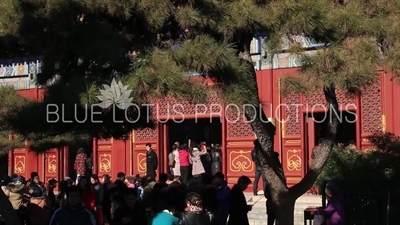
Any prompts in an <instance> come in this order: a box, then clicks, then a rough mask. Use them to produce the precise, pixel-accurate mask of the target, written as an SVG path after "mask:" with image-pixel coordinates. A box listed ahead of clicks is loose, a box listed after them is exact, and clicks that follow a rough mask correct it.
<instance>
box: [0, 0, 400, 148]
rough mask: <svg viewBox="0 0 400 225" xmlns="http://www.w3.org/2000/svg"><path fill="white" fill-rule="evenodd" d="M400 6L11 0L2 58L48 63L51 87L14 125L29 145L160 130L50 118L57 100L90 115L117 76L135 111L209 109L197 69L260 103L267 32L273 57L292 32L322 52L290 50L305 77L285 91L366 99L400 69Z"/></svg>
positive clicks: (238, 96) (236, 98)
mask: <svg viewBox="0 0 400 225" xmlns="http://www.w3.org/2000/svg"><path fill="white" fill-rule="evenodd" d="M388 6H389V7H388ZM399 6H400V1H398V0H368V1H366V0H352V1H346V0H345V1H338V0H303V1H296V0H283V1H275V0H271V1H266V0H174V1H156V0H132V1H123V0H112V1H111V0H96V1H95V0H79V1H78V0H46V1H45V0H37V1H28V0H12V1H11V0H7V1H4V2H2V3H1V5H0V7H1V8H2V9H5V11H4V12H5V13H4V14H3V15H1V17H0V31H1V32H0V35H1V37H0V44H1V46H2V47H3V46H4V48H2V49H0V55H1V56H12V55H33V54H40V55H43V69H42V72H41V73H40V74H38V82H39V84H41V85H45V86H46V85H47V89H48V91H47V93H46V95H45V98H44V100H43V102H40V103H34V104H29V105H28V106H27V107H25V108H24V109H21V110H19V112H18V114H17V115H13V116H10V117H9V121H10V124H11V125H12V126H11V127H12V130H13V131H14V132H16V133H19V134H21V135H22V136H24V137H26V138H28V137H31V138H32V139H34V140H35V141H37V142H38V143H39V142H40V140H42V139H43V140H44V139H46V138H44V137H48V138H47V139H53V140H61V139H62V140H63V141H59V143H60V145H61V144H65V143H66V142H68V141H66V140H67V139H69V140H70V141H74V140H73V138H72V136H73V134H75V136H83V137H90V136H97V137H103V138H106V137H111V136H113V137H121V136H123V135H124V134H126V132H128V131H130V130H131V129H137V128H140V127H146V126H152V123H151V118H141V119H140V120H139V121H137V122H136V123H130V122H128V121H123V122H122V123H118V124H116V123H113V122H112V118H113V116H115V115H113V114H112V113H111V112H112V111H113V110H112V109H105V110H103V111H102V114H101V117H100V118H97V119H99V120H100V119H101V120H102V121H103V123H101V124H96V123H93V122H91V121H89V122H84V123H77V122H72V123H65V122H57V123H47V122H46V121H45V119H46V117H45V115H46V113H45V112H46V106H48V105H49V104H55V105H57V106H58V107H59V109H61V107H62V106H64V107H65V110H64V111H65V112H67V113H66V115H65V118H68V119H69V120H75V119H74V116H76V115H78V116H79V118H82V117H84V116H85V113H88V110H89V109H90V108H91V107H92V105H93V104H96V103H98V99H96V96H97V95H98V94H99V93H98V88H99V87H101V85H103V84H106V83H110V82H111V80H112V79H113V78H116V79H118V80H121V81H123V82H124V84H126V85H128V86H129V88H130V89H132V90H133V91H132V96H131V97H133V99H134V103H137V104H143V103H154V100H155V99H156V98H163V97H166V96H173V97H176V98H185V99H189V100H192V101H193V102H201V101H204V100H205V99H206V96H205V95H206V93H207V92H206V91H204V89H205V88H209V87H207V86H206V85H205V84H203V83H201V82H194V79H192V78H191V77H190V76H188V74H193V73H197V74H200V75H201V76H208V77H210V78H211V79H213V80H214V81H215V83H216V85H215V87H216V88H217V89H218V91H219V93H220V94H221V97H222V98H223V99H224V100H225V101H226V102H227V103H236V104H253V105H258V104H259V102H260V101H259V98H258V90H257V84H256V78H255V71H254V66H253V64H252V60H251V56H250V43H251V41H252V38H253V37H254V36H255V35H256V33H258V32H267V33H268V38H267V43H266V44H267V45H268V47H269V48H270V50H271V53H272V54H274V53H277V52H280V51H281V40H282V37H285V36H287V37H289V38H290V37H291V36H292V35H302V36H304V37H309V38H312V39H314V40H316V41H318V42H320V43H325V44H326V45H325V47H324V48H322V49H319V50H318V51H315V52H313V53H310V52H307V53H305V52H304V49H302V48H300V47H299V45H298V44H296V43H293V45H292V46H293V48H292V49H290V50H289V52H291V53H292V54H294V55H297V56H298V57H300V58H301V59H302V67H301V68H300V76H296V77H290V78H287V79H285V80H284V82H283V91H284V92H285V93H289V92H300V93H312V92H314V91H316V90H321V89H324V88H326V87H329V88H330V89H331V90H336V89H340V90H344V91H348V92H351V93H354V92H359V91H362V90H363V88H364V87H366V86H367V85H369V84H370V83H372V82H374V81H375V80H376V79H377V78H378V76H377V73H376V70H377V68H385V69H386V68H387V69H388V70H391V71H394V72H395V74H396V75H397V74H399V73H400V72H399V71H400V53H399V51H398V49H399V47H400V46H399V45H400V41H399V40H400V38H399V35H400V32H399V30H400V29H399V21H400V20H399V19H398V18H399V10H400V7H399ZM10 43H12V44H10ZM128 52H129V54H127V53H128ZM55 78H57V79H55ZM50 81H51V82H52V84H51V85H50V84H49V82H50ZM74 110H76V111H77V113H76V112H75V111H74ZM139 110H145V113H143V114H142V115H146V114H147V109H145V108H143V109H139ZM128 113H129V117H131V118H135V116H137V115H138V114H139V112H138V111H137V110H134V109H132V110H130V111H129V112H128ZM117 114H118V115H116V116H117V118H124V116H125V115H124V112H122V111H121V112H120V111H118V110H117ZM75 121H76V120H75ZM252 126H253V124H252ZM253 129H255V127H254V126H253ZM268 129H270V128H268V126H265V125H260V126H258V128H257V129H255V131H256V132H258V137H259V138H260V140H261V142H263V143H262V145H263V146H265V144H266V143H267V140H269V141H271V140H272V139H273V138H272V135H273V133H274V132H269V131H268V132H267V130H268ZM263 133H264V136H265V137H268V138H264V139H263V138H261V137H262V136H263V135H259V134H263ZM267 133H268V135H267ZM32 134H37V135H32ZM63 137H65V138H64V139H63ZM67 137H69V138H67ZM44 142H45V143H48V142H46V141H44ZM43 146H47V147H49V146H54V143H53V144H45V145H43ZM271 149H272V148H271ZM271 149H270V150H269V151H270V153H269V154H272V153H271V151H272V150H271Z"/></svg>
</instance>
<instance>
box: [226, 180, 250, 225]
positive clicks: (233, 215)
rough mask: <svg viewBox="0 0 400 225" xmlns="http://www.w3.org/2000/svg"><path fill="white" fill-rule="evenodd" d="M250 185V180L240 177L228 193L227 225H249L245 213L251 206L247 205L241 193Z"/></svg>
mask: <svg viewBox="0 0 400 225" xmlns="http://www.w3.org/2000/svg"><path fill="white" fill-rule="evenodd" d="M249 184H251V180H250V178H248V177H247V176H241V177H239V179H238V182H237V184H235V185H234V186H233V187H232V189H231V192H230V193H229V220H228V225H249V219H248V217H247V213H248V212H249V211H251V209H252V206H250V205H247V201H246V197H245V196H244V194H243V191H244V190H246V189H247V187H248V186H249Z"/></svg>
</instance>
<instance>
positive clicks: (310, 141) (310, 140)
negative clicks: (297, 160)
mask: <svg viewBox="0 0 400 225" xmlns="http://www.w3.org/2000/svg"><path fill="white" fill-rule="evenodd" d="M306 119H307V122H306V127H307V145H306V148H307V157H306V158H307V161H308V163H307V169H308V167H309V165H310V164H311V160H312V158H311V157H312V150H313V148H314V147H315V121H314V118H312V117H306Z"/></svg>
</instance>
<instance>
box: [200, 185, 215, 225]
mask: <svg viewBox="0 0 400 225" xmlns="http://www.w3.org/2000/svg"><path fill="white" fill-rule="evenodd" d="M201 196H202V199H203V209H204V211H206V213H207V215H208V216H209V217H210V222H211V225H219V217H218V209H219V205H218V198H217V188H216V187H215V186H213V185H209V186H207V187H206V188H205V189H204V190H203V191H202V194H201Z"/></svg>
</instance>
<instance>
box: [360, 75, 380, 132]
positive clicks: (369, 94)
mask: <svg viewBox="0 0 400 225" xmlns="http://www.w3.org/2000/svg"><path fill="white" fill-rule="evenodd" d="M361 108H362V111H361V113H362V131H363V133H374V132H377V131H380V130H381V129H382V123H381V116H382V108H381V88H380V82H377V83H374V84H372V85H370V86H368V87H367V88H366V89H365V91H363V92H362V96H361Z"/></svg>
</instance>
